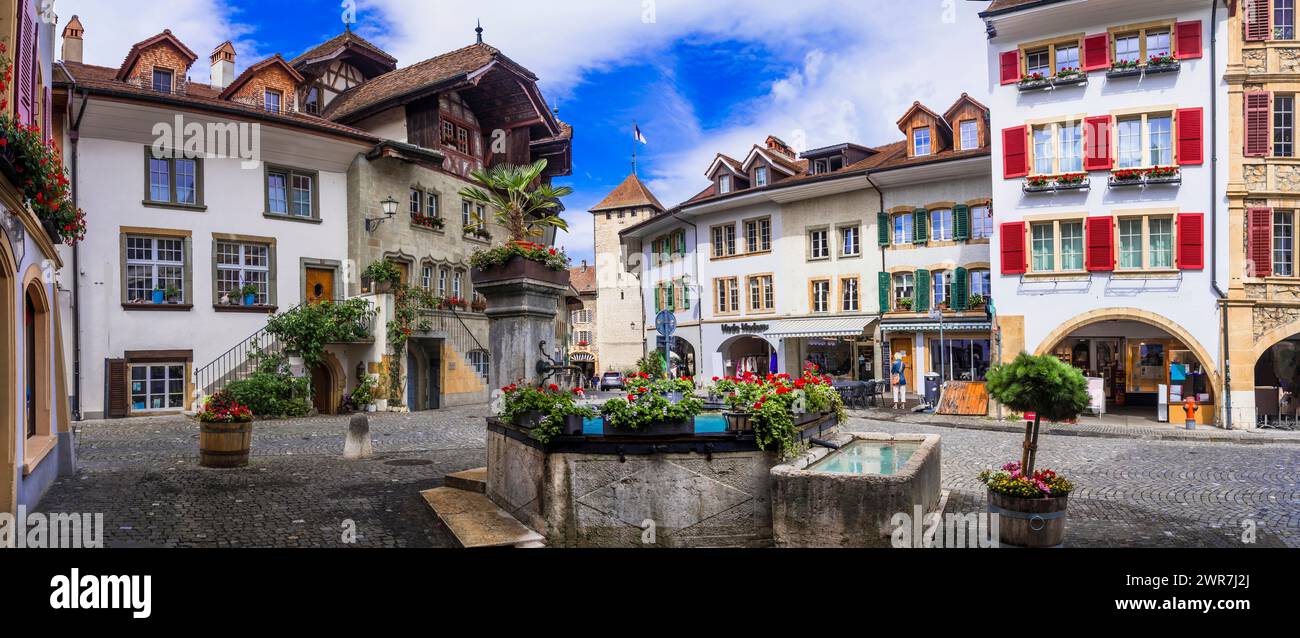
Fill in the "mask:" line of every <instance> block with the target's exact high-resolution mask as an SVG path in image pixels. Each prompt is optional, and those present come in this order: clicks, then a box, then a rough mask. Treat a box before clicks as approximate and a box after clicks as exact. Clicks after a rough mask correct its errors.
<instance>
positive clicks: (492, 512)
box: [420, 487, 546, 549]
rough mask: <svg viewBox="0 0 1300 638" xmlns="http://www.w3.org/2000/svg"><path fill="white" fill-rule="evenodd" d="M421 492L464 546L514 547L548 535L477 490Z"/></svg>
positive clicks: (542, 538)
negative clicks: (522, 520)
mask: <svg viewBox="0 0 1300 638" xmlns="http://www.w3.org/2000/svg"><path fill="white" fill-rule="evenodd" d="M420 496H422V497H424V500H425V502H427V503H428V504H429V507H431V508H433V511H434V513H435V514H437V515H438V518H439V519H442V522H443V523H445V524H446V525H447V527H448V529H450V530H451V533H452V534H453V535H455V536H456V541H457V542H459V543H460V545H461V546H462V547H465V548H470V549H472V548H476V547H515V546H519V545H528V544H535V543H542V542H545V541H546V537H544V536H542V535H541V534H538V533H537V532H534V531H533V530H531V529H528V528H527V527H525V526H524V524H523V523H520V522H519V521H518V520H517V519H515V517H514V516H511V515H510V513H509V512H507V511H505V510H503V509H501V508H500V507H497V506H496V504H495V503H493V502H492V501H490V500H488V497H487V496H485V495H483V494H480V493H478V492H470V491H467V490H460V489H456V488H454V487H435V488H433V489H431V490H426V491H424V492H421V493H420Z"/></svg>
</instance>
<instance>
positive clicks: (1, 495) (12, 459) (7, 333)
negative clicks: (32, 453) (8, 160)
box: [0, 213, 18, 513]
mask: <svg viewBox="0 0 1300 638" xmlns="http://www.w3.org/2000/svg"><path fill="white" fill-rule="evenodd" d="M0 214H3V213H0ZM16 272H17V265H16V264H15V262H14V260H13V253H11V252H10V251H9V242H8V241H7V240H6V238H5V235H4V233H3V231H0V349H2V350H3V354H0V384H3V387H4V388H6V391H4V392H0V513H13V512H14V510H15V506H16V504H17V499H18V493H17V490H18V460H17V458H16V454H17V446H18V431H17V430H16V429H15V428H16V425H17V411H18V406H17V402H16V401H15V400H14V396H13V394H14V393H13V392H11V391H9V389H11V388H17V387H18V379H17V378H16V375H17V374H18V372H17V370H18V360H17V354H18V347H17V343H16V341H15V337H16V335H17V332H18V331H17V329H16V328H15V327H14V315H15V311H14V295H15V291H16V290H17V286H16V285H15V284H14V275H15V273H16Z"/></svg>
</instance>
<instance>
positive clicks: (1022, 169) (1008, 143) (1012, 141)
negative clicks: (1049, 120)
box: [1002, 126, 1029, 179]
mask: <svg viewBox="0 0 1300 638" xmlns="http://www.w3.org/2000/svg"><path fill="white" fill-rule="evenodd" d="M1028 135H1029V131H1028V129H1027V128H1025V127H1023V126H1016V127H1013V128H1009V129H1004V130H1003V131H1002V178H1003V179H1012V178H1016V177H1024V176H1026V175H1028V174H1029V153H1028V150H1027V149H1026V146H1027V145H1028V141H1029V140H1028V137H1027V136H1028Z"/></svg>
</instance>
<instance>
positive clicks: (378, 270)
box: [362, 259, 402, 295]
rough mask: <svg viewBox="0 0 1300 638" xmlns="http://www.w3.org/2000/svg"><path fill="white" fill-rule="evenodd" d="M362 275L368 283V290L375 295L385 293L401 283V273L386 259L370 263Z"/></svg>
mask: <svg viewBox="0 0 1300 638" xmlns="http://www.w3.org/2000/svg"><path fill="white" fill-rule="evenodd" d="M362 275H363V276H364V277H365V278H366V279H368V280H369V281H370V290H371V291H372V292H374V293H376V294H381V295H382V294H384V293H387V292H389V291H391V290H392V289H393V287H394V286H396V285H398V284H400V283H402V271H400V270H398V269H397V265H396V264H394V263H393V262H391V261H388V260H387V259H381V260H379V261H376V262H372V263H371V264H370V265H369V266H366V270H365V272H363V273H362Z"/></svg>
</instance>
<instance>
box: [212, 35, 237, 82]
mask: <svg viewBox="0 0 1300 638" xmlns="http://www.w3.org/2000/svg"><path fill="white" fill-rule="evenodd" d="M234 81H235V45H233V44H231V43H230V40H226V41H225V42H222V43H221V46H219V47H217V49H216V50H215V51H213V52H212V79H211V80H209V83H210V84H211V85H212V88H214V89H217V90H222V89H224V88H226V87H228V86H230V83H231V82H234Z"/></svg>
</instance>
